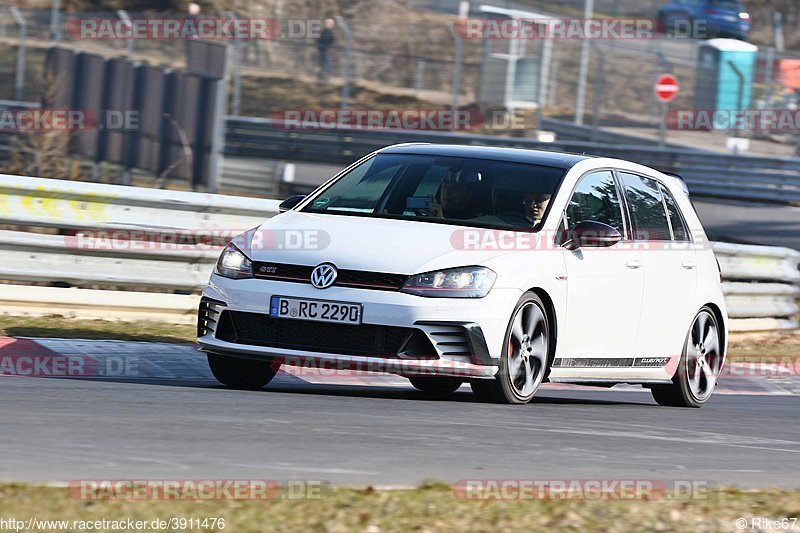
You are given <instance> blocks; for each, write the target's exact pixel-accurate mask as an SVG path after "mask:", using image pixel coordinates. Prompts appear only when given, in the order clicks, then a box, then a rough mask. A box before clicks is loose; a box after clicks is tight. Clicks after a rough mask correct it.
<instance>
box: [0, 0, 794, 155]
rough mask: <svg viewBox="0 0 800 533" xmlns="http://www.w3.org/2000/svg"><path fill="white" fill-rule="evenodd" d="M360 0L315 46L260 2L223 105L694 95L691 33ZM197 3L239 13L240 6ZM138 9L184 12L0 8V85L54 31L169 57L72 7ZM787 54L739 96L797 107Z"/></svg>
mask: <svg viewBox="0 0 800 533" xmlns="http://www.w3.org/2000/svg"><path fill="white" fill-rule="evenodd" d="M373 4H374V5H373ZM494 4H495V5H494V7H492V8H485V7H483V8H481V6H477V5H472V6H471V11H469V12H468V16H469V17H470V18H475V17H484V18H492V17H501V16H507V15H502V14H501V13H503V10H509V9H511V10H515V9H516V10H520V9H522V8H524V9H525V13H538V12H539V11H541V12H542V13H545V12H558V13H561V15H560V16H562V17H564V18H580V17H581V16H582V8H583V0H567V1H559V2H555V1H552V2H550V1H528V2H510V1H504V0H499V1H496V2H494ZM368 5H369V6H371V7H370V9H366V10H365V13H363V14H355V15H353V14H352V13H351V14H349V16H348V17H343V16H336V14H328V13H326V14H325V17H328V16H330V18H331V19H332V23H331V26H332V28H331V30H332V35H333V40H332V42H331V43H329V45H328V46H326V47H324V48H325V50H324V51H323V50H322V49H321V46H320V35H321V32H322V31H323V28H324V27H325V24H326V23H325V18H323V17H320V18H317V19H314V18H309V17H303V18H294V19H293V18H291V16H287V15H286V14H285V13H283V14H282V13H276V12H267V11H265V10H263V9H262V10H261V12H259V16H260V17H263V18H265V19H268V20H269V21H270V25H271V30H270V32H269V36H268V38H255V39H246V38H242V39H238V40H237V39H235V38H231V39H227V40H228V42H229V44H230V54H231V56H230V57H231V61H230V64H232V65H233V66H232V68H231V73H230V78H231V82H230V106H229V113H230V114H242V115H251V116H267V117H269V116H273V115H275V114H276V113H278V112H280V111H283V110H287V109H291V110H298V109H299V110H324V109H343V108H349V109H351V110H353V109H362V110H363V109H367V110H371V109H382V110H387V109H395V110H398V109H417V110H419V109H441V110H446V109H454V108H458V109H475V110H481V111H485V110H494V109H506V110H507V109H509V108H511V109H531V110H535V112H536V113H537V115H538V116H539V117H547V116H550V117H557V118H560V119H564V120H575V119H576V118H577V120H578V121H579V122H583V123H584V124H599V125H627V126H637V127H642V128H658V127H659V125H660V123H661V122H662V117H661V113H662V108H661V106H660V105H659V104H658V102H657V101H656V99H655V97H654V83H655V80H656V79H657V77H658V75H659V74H661V73H672V74H674V75H675V76H676V77H677V78H678V80H679V81H680V86H681V90H680V92H679V94H678V96H677V99H676V100H675V101H674V102H673V104H672V106H673V107H677V108H685V109H691V108H693V107H695V106H696V101H697V96H698V95H697V94H696V90H695V88H696V86H697V80H698V57H699V56H698V43H699V42H700V41H698V40H696V39H688V38H667V37H664V36H660V35H656V36H652V35H651V36H650V37H652V38H639V39H614V38H600V39H595V40H591V41H590V42H589V43H588V45H587V42H586V41H585V40H582V39H576V38H563V39H547V38H544V39H542V38H530V39H526V38H516V37H511V38H506V36H500V38H497V36H490V37H489V38H486V36H485V35H479V36H478V37H476V36H475V35H471V34H469V33H464V31H463V26H460V25H459V24H460V23H459V22H458V20H459V18H458V15H457V14H458V12H459V10H461V11H462V14H463V12H464V4H463V2H460V1H457V0H440V1H437V2H431V1H429V0H410V1H409V2H407V3H406V4H405V5H403V6H401V7H400V8H398V6H396V5H394V4H393V6H394V7H393V8H392V9H389V8H385V6H386V5H387V4H382V3H380V2H378V0H375V2H372V3H369V4H368ZM658 5H659V3H658V2H651V1H649V0H645V1H644V2H633V1H632V0H597V1H596V2H595V11H596V12H597V13H608V14H615V15H617V16H619V17H620V18H621V19H623V18H624V19H626V20H627V19H631V18H635V17H644V18H649V17H652V15H653V13H654V12H655V11H656V10H657V8H658ZM481 9H482V10H481ZM492 9H494V11H492ZM278 15H282V16H278ZM200 16H201V17H212V16H213V17H216V18H220V19H225V18H227V19H237V18H242V19H244V18H247V17H251V16H252V12H248V13H244V14H238V13H232V12H225V13H219V14H213V15H212V14H207V13H203V14H201V15H200ZM516 16H520V15H519V14H518V15H516ZM147 18H150V19H152V18H160V19H164V20H186V18H187V15H186V14H185V13H160V14H158V15H153V14H147V13H133V12H121V11H120V12H103V13H64V12H58V11H56V12H54V11H50V10H23V9H21V10H16V11H12V10H11V9H9V8H0V47H2V51H3V53H2V54H0V99H22V100H28V101H36V100H39V99H40V98H41V95H42V93H43V82H42V73H43V67H42V65H43V61H44V50H45V49H46V48H47V47H48V46H50V45H51V44H53V43H54V42H59V44H61V45H67V46H70V47H75V48H78V49H81V50H84V51H87V52H93V53H98V54H101V55H107V56H110V55H113V56H128V57H130V58H131V59H132V60H134V61H137V62H149V63H156V64H165V65H171V66H174V67H176V68H182V67H183V65H184V61H185V59H184V47H183V46H182V44H181V41H180V39H163V38H158V35H152V36H151V38H141V39H124V38H114V36H113V35H99V36H95V37H94V38H93V37H92V36H91V35H90V36H88V37H87V35H85V34H82V33H81V31H80V28H81V27H82V26H81V21H92V20H95V21H98V20H106V21H118V22H119V21H126V20H127V21H137V20H144V19H147ZM462 22H463V21H462ZM76 28H77V29H76ZM117 28H118V27H117ZM21 54H24V59H23V60H20V56H21ZM323 55H324V58H323ZM797 57H800V55H798V54H792V53H782V54H775V53H774V52H772V51H770V50H766V49H763V50H759V52H758V58H757V61H756V64H755V67H754V74H753V76H752V84H753V85H752V89H753V91H752V95H753V98H752V99H751V100H750V102H748V103H747V105H748V106H749V107H751V108H781V107H788V108H791V107H792V106H795V107H796V105H797V101H796V96H795V93H794V92H793V91H792V90H789V88H787V87H786V84H785V83H784V78H785V77H786V74H785V72H784V71H783V70H781V69H782V68H783V67H784V66H785V65H786V64H789V63H786V62H784V63H781V60H792V59H795V58H797ZM583 58H585V60H583ZM799 65H800V64H799ZM583 79H585V84H583V89H582V88H581V86H582V80H583ZM485 116H488V115H485ZM598 140H600V141H602V139H598Z"/></svg>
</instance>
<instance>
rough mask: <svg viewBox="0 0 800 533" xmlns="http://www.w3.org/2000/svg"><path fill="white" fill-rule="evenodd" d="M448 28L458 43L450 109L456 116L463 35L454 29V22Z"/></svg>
mask: <svg viewBox="0 0 800 533" xmlns="http://www.w3.org/2000/svg"><path fill="white" fill-rule="evenodd" d="M447 28H448V29H449V30H450V34H451V35H452V36H453V41H454V42H455V45H456V48H455V58H454V59H453V87H452V88H451V91H452V101H451V102H450V111H451V113H452V114H453V117H455V116H456V112H457V111H458V96H459V94H460V93H461V49H462V48H463V43H462V42H461V37H459V36H458V34H457V33H456V32H455V30H454V29H453V25H452V24H450V25H448V26H447Z"/></svg>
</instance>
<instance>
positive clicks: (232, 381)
mask: <svg viewBox="0 0 800 533" xmlns="http://www.w3.org/2000/svg"><path fill="white" fill-rule="evenodd" d="M208 366H209V368H210V369H211V373H212V374H214V377H215V378H217V381H219V382H220V383H222V384H223V385H227V386H228V387H231V388H233V389H241V390H258V389H260V388H262V387H263V386H264V385H266V384H267V383H269V382H270V381H272V378H274V377H275V375H276V374H277V373H278V369H280V367H281V364H280V362H278V361H256V360H254V359H243V358H239V357H227V356H223V355H217V354H211V353H210V354H208Z"/></svg>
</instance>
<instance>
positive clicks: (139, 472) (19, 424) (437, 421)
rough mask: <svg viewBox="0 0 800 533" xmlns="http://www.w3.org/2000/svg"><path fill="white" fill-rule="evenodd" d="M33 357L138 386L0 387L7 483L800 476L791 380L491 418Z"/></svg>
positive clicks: (316, 387)
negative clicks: (667, 401) (664, 400)
mask: <svg viewBox="0 0 800 533" xmlns="http://www.w3.org/2000/svg"><path fill="white" fill-rule="evenodd" d="M13 342H23V341H12V343H13ZM42 345H43V349H44V350H51V349H52V350H53V351H54V352H60V353H64V350H65V349H66V350H67V351H71V352H72V353H75V352H76V351H77V350H80V351H81V353H83V354H85V356H86V357H93V358H95V359H97V360H98V361H99V362H100V363H103V360H102V359H103V358H102V357H100V356H99V355H98V354H100V353H103V354H105V356H104V357H107V358H108V357H114V356H115V355H114V354H117V355H125V354H127V355H126V356H127V357H135V358H137V359H138V362H137V367H136V368H137V370H136V374H137V376H135V377H131V376H130V375H127V376H125V377H118V378H117V377H110V376H107V375H106V376H103V375H102V374H103V372H98V374H97V375H96V376H95V377H91V378H85V377H82V378H53V377H50V378H39V377H37V378H34V377H23V376H0V391H2V392H1V393H0V401H2V410H0V427H2V431H0V478H2V479H5V480H16V481H51V482H52V481H64V482H67V481H70V480H76V479H130V478H133V479H144V478H147V479H187V478H188V479H199V478H213V479H274V480H281V481H283V480H292V479H298V480H313V481H329V482H332V483H336V484H356V485H364V484H373V485H379V486H408V485H416V484H419V483H420V482H422V481H423V480H429V479H435V480H443V481H447V482H455V481H458V480H461V479H487V478H488V479H499V478H511V479H542V478H544V479H589V478H591V479H596V478H602V479H651V480H653V479H657V480H662V481H665V482H667V481H672V480H696V481H702V482H707V483H709V484H711V485H717V484H737V485H740V486H746V487H756V486H772V485H775V486H787V487H789V486H793V485H796V483H797V479H798V478H800V426H799V425H798V423H797V420H798V408H800V401H798V400H799V398H798V396H797V395H798V394H800V387H798V386H797V382H796V380H795V381H792V380H781V379H779V380H773V382H772V383H770V384H767V385H763V386H762V385H759V384H758V383H757V382H756V381H753V382H752V383H749V384H748V381H747V380H740V379H736V378H723V380H722V381H721V385H720V387H721V389H722V392H723V393H722V394H718V395H715V396H714V397H713V398H712V400H711V401H710V402H709V404H707V405H706V406H705V407H703V408H702V409H678V408H664V407H658V406H657V405H656V404H655V403H654V402H653V401H652V400H651V398H650V395H649V393H646V392H639V390H640V389H638V388H637V389H633V388H632V387H631V388H630V389H628V390H623V391H616V390H611V391H603V390H597V389H578V388H574V389H569V388H564V387H557V386H555V385H550V384H547V385H545V386H544V387H543V388H542V389H541V390H540V392H539V394H538V395H537V398H535V400H534V402H533V403H531V404H529V405H527V406H504V405H490V404H481V403H477V402H476V401H475V400H474V399H473V396H472V394H471V393H470V392H469V389H468V388H467V387H462V389H461V390H460V391H459V392H457V393H456V394H455V395H454V396H453V397H452V399H450V400H443V401H442V400H440V401H435V400H429V399H426V398H425V396H424V395H423V393H420V392H417V391H415V390H414V389H412V388H411V387H410V386H408V385H407V382H405V380H402V379H400V378H397V377H392V376H386V377H382V376H380V375H376V376H375V377H374V378H373V377H369V376H367V377H353V378H345V379H340V378H338V377H330V378H327V379H321V380H316V381H317V382H316V383H311V382H309V381H308V380H306V379H303V378H301V377H298V376H297V375H294V374H289V373H283V372H282V373H281V374H280V375H279V376H278V377H277V378H276V379H275V380H274V381H273V382H272V383H271V384H270V385H268V386H267V388H266V389H265V390H263V391H260V392H244V391H235V390H228V389H225V388H223V387H222V386H220V385H218V384H217V383H216V382H215V381H214V380H213V379H212V378H211V376H210V374H209V373H208V370H207V367H206V365H205V360H204V357H203V356H202V354H198V353H196V352H194V350H193V347H191V346H190V345H169V344H145V343H119V342H118V343H116V344H114V341H85V342H84V341H61V340H52V341H43V342H42ZM17 346H19V347H21V348H25V345H24V344H18V345H17ZM114 346H117V349H116V350H115V349H114ZM7 348H8V345H6V346H5V349H6V352H5V353H9V352H8V351H7ZM26 349H27V348H26ZM101 367H104V366H103V364H101V365H99V367H98V368H101ZM794 378H796V376H794ZM754 379H758V380H765V378H762V377H759V378H754ZM726 380H727V381H726Z"/></svg>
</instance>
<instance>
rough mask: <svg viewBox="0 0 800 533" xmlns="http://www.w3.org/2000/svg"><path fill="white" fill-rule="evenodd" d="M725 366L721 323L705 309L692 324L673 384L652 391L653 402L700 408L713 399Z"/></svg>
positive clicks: (652, 388)
mask: <svg viewBox="0 0 800 533" xmlns="http://www.w3.org/2000/svg"><path fill="white" fill-rule="evenodd" d="M723 363H724V354H723V351H722V338H721V336H720V330H719V323H718V321H717V318H716V316H715V315H714V312H713V311H712V310H711V309H709V308H708V307H703V308H702V309H701V310H700V312H698V313H697V315H696V316H695V318H694V320H692V325H691V327H690V328H689V333H688V334H687V335H686V341H685V342H684V347H683V352H682V353H681V358H680V362H679V363H678V368H677V369H676V370H675V375H674V376H673V377H672V383H671V384H670V385H654V386H653V387H651V389H650V391H651V393H652V394H653V399H654V400H655V401H656V403H658V404H659V405H663V406H668V407H701V406H702V405H703V404H704V403H706V402H707V401H708V399H709V398H711V395H712V394H713V392H714V388H715V387H716V383H717V379H718V378H719V373H720V371H721V370H722V365H723Z"/></svg>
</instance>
